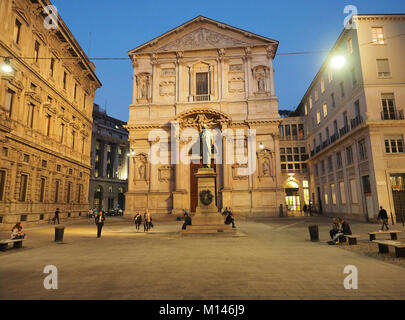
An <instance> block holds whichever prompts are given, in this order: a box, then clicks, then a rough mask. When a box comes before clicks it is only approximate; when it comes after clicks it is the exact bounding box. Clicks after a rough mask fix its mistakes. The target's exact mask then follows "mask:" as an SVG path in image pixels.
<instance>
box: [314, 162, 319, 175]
mask: <svg viewBox="0 0 405 320" xmlns="http://www.w3.org/2000/svg"><path fill="white" fill-rule="evenodd" d="M318 175H319V171H318V164H315V177H317V176H318Z"/></svg>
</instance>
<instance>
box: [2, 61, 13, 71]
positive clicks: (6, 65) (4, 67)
mask: <svg viewBox="0 0 405 320" xmlns="http://www.w3.org/2000/svg"><path fill="white" fill-rule="evenodd" d="M1 70H3V72H4V73H11V72H13V68H12V67H11V65H10V58H4V64H3V65H2V66H1Z"/></svg>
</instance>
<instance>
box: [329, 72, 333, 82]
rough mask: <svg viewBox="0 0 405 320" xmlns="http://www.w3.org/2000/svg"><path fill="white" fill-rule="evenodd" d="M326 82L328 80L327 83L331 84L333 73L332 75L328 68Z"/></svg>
mask: <svg viewBox="0 0 405 320" xmlns="http://www.w3.org/2000/svg"><path fill="white" fill-rule="evenodd" d="M328 80H329V83H330V82H332V80H333V73H332V69H331V68H329V70H328Z"/></svg>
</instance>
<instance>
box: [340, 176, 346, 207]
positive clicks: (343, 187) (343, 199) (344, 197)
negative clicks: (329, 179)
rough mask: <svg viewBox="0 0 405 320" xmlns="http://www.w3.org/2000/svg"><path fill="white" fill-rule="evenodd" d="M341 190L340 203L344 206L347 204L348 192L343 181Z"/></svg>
mask: <svg viewBox="0 0 405 320" xmlns="http://www.w3.org/2000/svg"><path fill="white" fill-rule="evenodd" d="M339 189H340V202H341V203H342V204H346V190H345V183H344V182H343V181H341V182H339Z"/></svg>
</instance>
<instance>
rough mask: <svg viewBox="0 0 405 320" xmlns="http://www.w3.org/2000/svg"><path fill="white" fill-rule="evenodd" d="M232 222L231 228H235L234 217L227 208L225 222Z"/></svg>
mask: <svg viewBox="0 0 405 320" xmlns="http://www.w3.org/2000/svg"><path fill="white" fill-rule="evenodd" d="M231 223H232V228H236V227H235V219H234V217H233V213H232V211H231V209H229V210H228V215H227V216H226V218H225V224H231Z"/></svg>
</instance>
